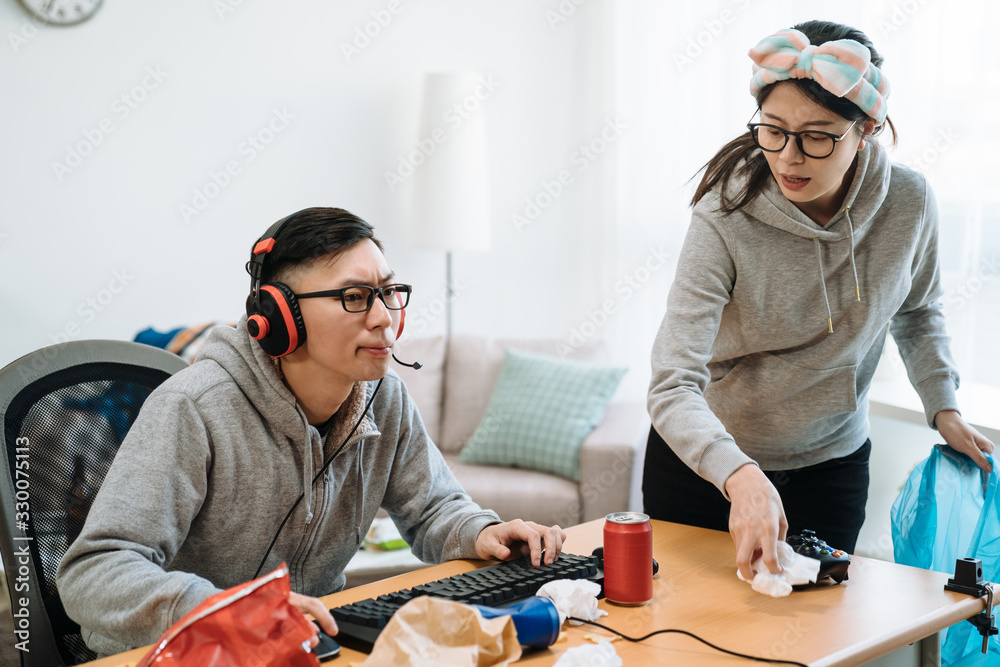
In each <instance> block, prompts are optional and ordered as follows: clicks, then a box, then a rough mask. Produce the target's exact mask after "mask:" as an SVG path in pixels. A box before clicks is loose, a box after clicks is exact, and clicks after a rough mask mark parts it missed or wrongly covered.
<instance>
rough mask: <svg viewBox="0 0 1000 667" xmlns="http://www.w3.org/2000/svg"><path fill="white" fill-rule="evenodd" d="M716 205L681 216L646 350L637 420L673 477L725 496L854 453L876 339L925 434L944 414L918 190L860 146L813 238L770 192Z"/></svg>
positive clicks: (878, 153)
mask: <svg viewBox="0 0 1000 667" xmlns="http://www.w3.org/2000/svg"><path fill="white" fill-rule="evenodd" d="M718 205H719V194H718V191H717V189H716V190H715V191H713V192H711V193H709V194H708V195H707V196H706V197H705V198H704V199H702V200H701V201H700V202H699V203H698V204H697V205H696V206H695V208H694V212H693V216H692V219H691V226H690V228H689V229H688V232H687V237H686V238H685V241H684V246H683V249H682V250H681V255H680V260H679V262H678V266H677V276H676V278H675V279H674V283H673V285H672V287H671V289H670V295H669V298H668V301H667V313H666V316H665V317H664V319H663V323H662V325H661V327H660V330H659V332H658V334H657V336H656V341H655V343H654V345H653V352H652V370H653V374H652V380H651V383H650V389H649V397H648V407H649V413H650V416H651V418H652V422H653V424H654V426H655V427H656V429H657V431H658V432H659V434H660V435H661V436H662V437H663V439H664V440H665V441H666V442H667V443H669V444H670V446H671V447H672V448H673V449H674V451H676V452H677V454H678V456H680V458H681V459H682V460H683V461H684V462H685V463H687V465H689V466H690V467H691V468H692V469H693V470H695V471H696V472H697V473H698V474H699V475H701V476H702V477H704V478H705V479H707V480H709V481H711V482H712V483H713V484H715V485H716V486H717V487H719V489H720V490H722V491H723V493H725V491H724V486H723V485H724V484H725V482H726V479H727V478H728V477H729V475H731V474H732V473H733V472H734V471H735V470H736V469H737V468H739V467H740V466H742V465H743V464H745V463H748V462H756V463H757V464H759V465H760V467H762V468H764V469H766V470H787V469H791V468H800V467H804V466H808V465H812V464H815V463H819V462H821V461H826V460H829V459H833V458H837V457H841V456H846V455H847V454H850V453H851V452H853V451H854V450H856V449H857V448H858V447H859V446H861V444H862V443H863V442H864V441H865V439H866V438H867V437H868V389H869V387H870V385H871V380H872V375H873V374H874V372H875V367H876V365H877V364H878V361H879V356H880V355H881V353H882V349H883V344H884V341H885V335H886V331H887V330H889V331H891V332H892V335H893V338H894V339H895V340H896V343H897V345H898V346H899V350H900V353H901V355H902V358H903V361H904V362H905V365H906V369H907V373H908V374H909V378H910V382H911V383H912V384H913V386H914V387H915V388H916V390H917V393H918V394H919V395H920V398H921V400H922V401H923V405H924V409H925V412H926V416H927V421H928V423H929V424H930V425H931V426H932V427H933V425H934V424H933V420H934V415H936V414H937V412H938V411H940V410H945V409H956V401H955V389H956V388H957V387H958V373H957V372H956V370H955V367H954V363H953V361H952V359H951V354H950V352H949V348H948V346H949V339H948V337H947V335H946V334H945V322H944V316H943V314H942V311H941V307H940V302H939V297H940V296H941V293H942V290H941V285H940V276H939V270H938V258H937V241H938V238H937V237H938V217H937V205H936V202H935V200H934V196H933V193H932V192H931V190H930V188H929V187H928V185H927V183H926V181H925V180H924V178H923V176H921V175H920V174H919V173H917V172H914V171H912V170H910V169H907V168H906V167H903V166H900V165H896V164H890V162H889V160H888V158H887V156H886V154H885V151H884V150H882V149H878V148H876V147H873V146H872V145H871V144H869V145H868V146H866V147H865V148H864V149H863V150H862V151H860V152H859V154H858V159H857V168H856V171H855V175H854V180H853V182H852V184H851V187H850V190H849V191H848V193H847V197H846V198H845V200H844V204H843V206H842V207H841V210H840V211H839V212H838V213H837V214H836V215H835V216H834V217H833V219H831V220H830V222H828V223H827V224H826V226H825V227H822V226H820V225H818V224H816V223H815V222H813V221H812V220H810V219H809V218H808V217H806V216H805V214H803V213H802V212H801V211H799V210H798V209H797V208H796V207H795V206H794V205H793V204H792V203H791V202H790V201H788V199H787V198H785V196H784V195H782V194H781V191H780V189H779V188H778V186H777V184H776V183H775V182H774V179H769V180H768V186H767V188H766V189H765V191H764V192H763V194H762V195H761V196H759V197H758V198H757V199H756V200H755V201H753V202H752V203H751V204H749V205H748V206H746V207H744V209H742V210H740V211H737V212H735V213H733V214H731V215H728V216H727V215H724V214H723V213H720V212H718V211H717V210H716V209H717V208H718ZM859 297H860V299H859ZM831 328H832V330H833V331H832V332H830V329H831Z"/></svg>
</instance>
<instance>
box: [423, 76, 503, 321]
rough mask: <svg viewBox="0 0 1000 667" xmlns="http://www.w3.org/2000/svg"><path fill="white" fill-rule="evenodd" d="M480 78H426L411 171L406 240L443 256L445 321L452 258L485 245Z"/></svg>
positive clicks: (485, 185) (486, 189) (486, 197)
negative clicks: (419, 159)
mask: <svg viewBox="0 0 1000 667" xmlns="http://www.w3.org/2000/svg"><path fill="white" fill-rule="evenodd" d="M477 91H478V92H479V93H480V94H482V91H483V84H482V81H481V76H480V75H479V74H476V73H472V72H455V73H452V72H448V73H432V74H428V75H427V77H426V79H425V81H424V98H423V108H422V112H421V121H420V135H419V139H418V144H417V145H418V150H416V151H415V152H414V153H413V155H412V157H416V154H417V153H420V154H421V155H423V159H422V162H421V164H419V165H416V164H415V162H413V161H412V160H411V163H413V164H414V165H415V166H414V172H413V190H412V194H413V201H412V206H411V212H412V221H411V223H412V224H411V226H410V229H411V236H412V242H413V244H414V245H415V246H417V247H421V248H428V249H433V250H444V251H445V284H446V294H447V298H446V304H445V305H446V309H447V321H446V323H445V336H446V340H450V339H451V330H452V323H451V302H452V298H453V297H454V295H455V289H454V287H455V283H454V281H453V278H452V267H451V254H452V252H453V251H456V250H480V251H481V250H487V249H488V248H489V245H490V216H489V181H488V177H487V168H486V155H487V151H486V121H485V109H484V108H483V103H484V99H483V98H480V97H478V96H477Z"/></svg>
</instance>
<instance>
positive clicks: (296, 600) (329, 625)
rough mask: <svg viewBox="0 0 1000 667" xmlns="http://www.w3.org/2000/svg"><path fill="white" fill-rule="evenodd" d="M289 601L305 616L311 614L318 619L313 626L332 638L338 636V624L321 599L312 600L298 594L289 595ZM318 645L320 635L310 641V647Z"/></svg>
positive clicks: (314, 636)
mask: <svg viewBox="0 0 1000 667" xmlns="http://www.w3.org/2000/svg"><path fill="white" fill-rule="evenodd" d="M288 601H289V602H291V603H292V605H294V606H295V608H296V609H298V610H299V611H301V612H302V613H303V614H310V615H311V616H312V617H313V618H314V619H316V620H315V621H313V625H317V624H318V625H319V627H320V628H322V629H323V632H325V633H326V634H328V635H330V636H331V637H332V636H333V635H335V634H337V623H336V621H334V620H333V616H332V615H331V614H330V610H329V609H327V608H326V605H325V604H323V603H322V602H320V601H319V598H311V597H309V596H307V595H299V594H298V593H289V594H288ZM318 643H319V636H318V635H313V638H312V639H311V640H309V646H316V644H318Z"/></svg>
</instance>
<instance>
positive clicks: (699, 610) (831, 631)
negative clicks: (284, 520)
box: [87, 520, 1000, 667]
mask: <svg viewBox="0 0 1000 667" xmlns="http://www.w3.org/2000/svg"><path fill="white" fill-rule="evenodd" d="M603 525H604V521H603V520H599V521H591V522H589V523H585V524H582V525H579V526H574V527H573V528H570V529H568V530H567V531H566V532H567V535H568V538H567V541H566V544H565V547H564V548H565V550H566V551H567V552H569V553H578V554H589V553H590V552H591V551H592V550H593V549H594V547H597V546H600V545H601V543H602V540H603V537H602V535H603V534H602V529H603ZM653 554H654V556H655V558H656V559H657V561H658V562H659V563H660V573H659V574H658V575H657V577H656V579H654V582H653V584H654V585H653V594H654V599H653V601H652V602H651V603H649V604H647V605H644V606H642V607H616V606H615V605H612V604H608V603H607V602H605V601H603V600H602V601H601V603H600V607H601V608H602V609H606V610H608V611H609V612H610V615H609V616H605V617H603V618H602V619H600V620H599V621H598V622H601V623H604V624H606V625H608V626H609V627H613V628H615V629H617V630H620V631H621V632H624V633H625V634H628V635H631V636H633V637H636V636H641V635H644V634H646V633H647V632H651V631H653V630H658V629H662V628H679V629H683V630H687V631H689V632H692V633H695V634H697V635H698V636H700V637H702V638H704V639H706V640H708V641H710V642H712V643H713V644H716V645H718V646H721V647H723V648H726V649H729V650H731V651H738V652H740V653H748V654H751V655H756V656H761V657H765V658H778V659H783V660H795V661H798V662H803V663H807V664H810V665H813V666H814V667H825V666H826V667H829V666H835V665H859V664H863V663H865V662H867V661H869V660H873V659H875V658H877V657H879V656H882V655H885V654H887V653H890V652H892V651H894V650H896V649H898V648H901V647H904V646H906V645H908V644H911V643H913V642H915V641H917V640H919V639H921V638H923V637H927V636H929V635H932V634H934V633H936V632H937V631H939V630H942V629H944V628H946V627H948V626H949V625H952V624H954V623H957V622H959V621H961V620H963V619H965V618H969V617H971V616H973V615H975V614H977V613H979V612H980V611H982V610H983V609H984V608H985V604H986V603H985V601H984V600H983V599H976V598H972V597H969V596H966V595H960V594H958V593H949V592H946V591H945V590H944V584H945V583H946V581H947V580H948V575H947V574H944V573H941V572H931V571H929V570H921V569H917V568H913V567H908V566H905V565H896V564H893V563H887V562H884V561H880V560H874V559H869V558H862V557H860V556H856V557H853V558H852V561H853V562H852V563H851V569H850V579H849V580H848V581H846V582H844V583H843V584H840V585H828V586H821V587H817V588H814V589H811V590H807V591H799V592H793V593H792V594H791V595H790V596H789V597H786V598H778V599H774V598H770V597H767V596H764V595H761V594H760V593H757V592H755V591H753V589H751V588H750V586H749V585H748V584H746V583H744V582H742V581H740V580H738V579H737V578H736V554H735V550H734V548H733V543H732V540H731V539H730V537H729V535H728V533H723V532H718V531H712V530H704V529H701V528H692V527H690V526H682V525H679V524H673V523H666V522H661V521H654V522H653ZM484 565H486V563H482V562H478V561H452V562H449V563H443V564H441V565H435V566H433V567H429V568H425V569H423V570H418V571H416V572H410V573H407V574H403V575H400V576H398V577H392V578H390V579H385V580H382V581H378V582H374V583H371V584H368V585H365V586H360V587H358V588H352V589H349V590H346V591H342V592H340V593H335V594H333V595H329V596H327V597H325V598H323V601H324V602H325V603H326V604H327V606H329V607H335V606H340V605H344V604H347V603H349V602H355V601H357V600H361V599H364V598H369V597H374V596H377V595H382V594H384V593H389V592H392V591H395V590H399V589H401V588H409V587H412V586H415V585H417V584H421V583H425V582H427V581H433V580H435V579H441V578H443V577H448V576H451V575H454V574H458V573H460V572H466V571H468V570H472V569H476V568H477V567H482V566H484ZM998 602H1000V600H998ZM567 627H568V626H567ZM588 633H595V634H602V635H603V634H608V633H605V632H604V631H603V630H600V629H599V628H595V627H593V626H587V625H584V626H580V627H570V628H569V629H568V630H566V631H565V633H564V634H565V635H566V638H565V639H564V640H562V639H561V640H560V641H559V642H558V643H557V644H556V645H555V646H553V647H552V648H550V649H548V650H545V651H539V652H535V653H528V654H526V656H525V657H524V658H522V660H521V663H523V664H525V665H539V666H541V665H552V664H553V663H554V662H555V661H556V660H557V659H558V658H559V655H560V654H561V653H562V652H563V651H565V650H566V649H567V648H568V647H572V646H577V645H580V644H583V643H585V640H584V635H586V634H588ZM615 648H616V650H617V651H618V654H619V655H620V656H621V657H622V658H623V660H624V661H625V664H627V665H630V664H640V665H641V664H683V665H719V666H720V667H732V665H735V664H742V663H743V662H744V661H741V660H739V659H738V658H733V657H731V656H727V655H724V654H722V653H718V652H716V651H713V650H712V649H710V648H708V647H707V646H705V645H704V644H701V643H700V642H697V641H695V640H694V639H691V638H689V637H685V636H683V635H677V634H664V635H657V636H655V637H651V638H650V639H648V640H646V641H644V642H643V643H641V644H633V643H629V642H625V641H624V640H618V641H616V642H615ZM145 653H146V649H136V650H134V651H130V652H128V653H123V654H120V655H117V656H111V657H109V658H104V659H103V660H97V661H94V662H91V663H87V665H89V666H90V667H124V666H125V665H127V664H131V665H134V664H135V663H136V662H137V661H138V660H139V659H140V658H141V657H142V656H143V655H144V654H145ZM364 658H365V655H364V654H362V653H357V652H355V651H351V650H349V649H344V650H343V651H342V653H341V655H340V657H338V658H335V659H334V660H331V661H329V662H328V663H325V664H330V665H341V666H342V667H347V666H348V665H349V664H350V663H355V664H360V663H361V661H362V660H363V659H364Z"/></svg>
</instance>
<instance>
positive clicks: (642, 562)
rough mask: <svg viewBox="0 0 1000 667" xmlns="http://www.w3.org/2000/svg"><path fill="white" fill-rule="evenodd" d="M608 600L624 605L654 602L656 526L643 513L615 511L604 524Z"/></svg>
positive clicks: (605, 591)
mask: <svg viewBox="0 0 1000 667" xmlns="http://www.w3.org/2000/svg"><path fill="white" fill-rule="evenodd" d="M604 597H605V598H606V599H607V601H608V602H614V603H615V604H620V605H632V606H635V605H641V604H646V603H647V602H649V601H650V600H652V599H653V527H652V525H650V523H649V517H648V516H646V515H645V514H640V513H639V512H615V513H613V514H609V515H608V516H607V517H606V519H605V521H604Z"/></svg>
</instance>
